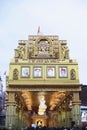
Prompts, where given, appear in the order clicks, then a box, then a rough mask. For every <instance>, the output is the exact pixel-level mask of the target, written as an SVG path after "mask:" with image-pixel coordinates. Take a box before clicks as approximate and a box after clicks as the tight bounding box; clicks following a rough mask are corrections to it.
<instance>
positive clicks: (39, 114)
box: [6, 35, 81, 128]
mask: <svg viewBox="0 0 87 130" xmlns="http://www.w3.org/2000/svg"><path fill="white" fill-rule="evenodd" d="M14 51H15V55H14V57H13V59H11V61H10V65H9V75H8V77H7V82H6V85H7V87H6V92H7V96H6V99H7V114H6V125H7V126H11V127H18V128H19V127H20V128H21V127H23V126H24V125H25V126H30V125H31V124H36V125H38V122H42V126H44V125H45V126H54V127H57V126H64V125H65V126H71V123H72V122H75V123H76V124H78V125H79V124H80V123H81V118H80V115H81V114H80V99H79V92H80V91H81V85H80V83H79V74H78V72H79V70H78V63H77V61H76V60H75V59H70V56H69V49H68V46H67V41H66V40H59V37H58V36H56V35H30V36H29V37H28V40H19V42H18V47H17V48H16V49H15V50H14Z"/></svg>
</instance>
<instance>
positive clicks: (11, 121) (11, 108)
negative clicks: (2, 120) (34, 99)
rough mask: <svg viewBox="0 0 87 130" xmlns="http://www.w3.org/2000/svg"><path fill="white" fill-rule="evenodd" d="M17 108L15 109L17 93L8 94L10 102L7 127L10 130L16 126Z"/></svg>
mask: <svg viewBox="0 0 87 130" xmlns="http://www.w3.org/2000/svg"><path fill="white" fill-rule="evenodd" d="M15 110H16V107H15V93H13V92H8V102H7V111H6V126H8V127H10V129H11V128H12V127H13V126H14V125H15V117H16V111H15Z"/></svg>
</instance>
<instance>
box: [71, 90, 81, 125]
mask: <svg viewBox="0 0 87 130" xmlns="http://www.w3.org/2000/svg"><path fill="white" fill-rule="evenodd" d="M80 103H81V102H80V100H79V92H74V93H73V107H72V121H75V124H76V125H80V124H81V112H80Z"/></svg>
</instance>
